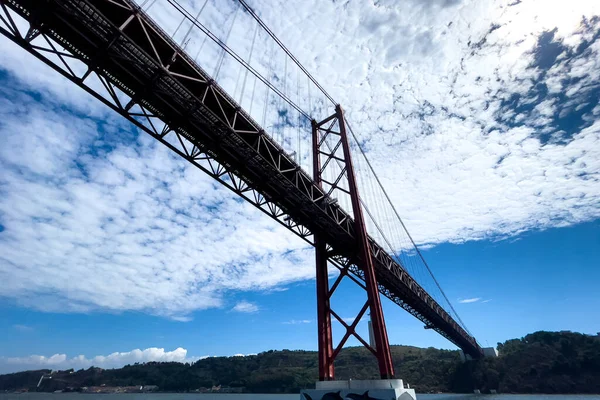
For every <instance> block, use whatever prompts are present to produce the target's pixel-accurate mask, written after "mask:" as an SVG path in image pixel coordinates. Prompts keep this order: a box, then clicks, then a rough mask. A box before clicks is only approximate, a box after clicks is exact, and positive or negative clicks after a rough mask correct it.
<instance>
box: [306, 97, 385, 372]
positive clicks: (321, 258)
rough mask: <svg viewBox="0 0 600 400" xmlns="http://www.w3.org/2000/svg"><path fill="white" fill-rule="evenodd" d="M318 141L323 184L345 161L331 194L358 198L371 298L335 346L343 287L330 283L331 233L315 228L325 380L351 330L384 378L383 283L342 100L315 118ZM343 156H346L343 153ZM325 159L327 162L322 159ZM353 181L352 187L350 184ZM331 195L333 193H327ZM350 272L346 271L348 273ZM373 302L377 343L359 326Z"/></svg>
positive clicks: (358, 253)
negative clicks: (335, 305) (336, 298)
mask: <svg viewBox="0 0 600 400" xmlns="http://www.w3.org/2000/svg"><path fill="white" fill-rule="evenodd" d="M331 136H335V139H334V141H333V143H332V145H331V146H326V145H325V144H326V143H327V139H328V137H331ZM312 141H313V179H314V180H315V181H316V182H317V184H318V185H319V187H321V189H323V190H324V191H325V192H326V193H327V191H326V190H325V188H324V187H323V182H324V178H323V172H324V171H325V169H326V168H327V167H328V165H329V164H330V163H338V164H340V168H339V172H338V174H337V175H338V176H337V177H336V178H335V180H333V181H332V182H329V181H326V183H327V184H328V186H329V190H328V194H330V193H331V192H332V191H333V190H334V189H339V190H342V191H343V192H346V193H347V194H348V195H349V196H350V199H351V202H352V211H353V215H354V233H355V235H354V236H355V240H356V242H355V244H354V246H355V249H354V250H355V251H354V253H355V254H354V257H355V260H353V263H354V264H356V265H357V266H358V267H359V268H360V270H361V271H362V274H364V280H365V290H366V292H367V302H366V304H365V306H364V307H363V309H362V310H361V312H360V313H359V314H358V316H357V317H356V319H355V321H354V323H352V324H351V325H349V326H348V325H347V324H345V323H343V321H340V322H342V323H343V325H344V326H345V328H346V334H345V335H344V337H343V339H342V341H341V343H340V344H339V345H338V347H337V348H336V349H335V350H334V349H333V343H332V334H331V315H332V313H333V315H334V316H337V314H335V313H334V311H333V310H332V309H331V307H330V297H331V295H332V294H333V292H335V290H336V288H337V287H338V284H339V281H336V283H335V284H334V285H333V286H332V287H331V289H330V288H329V280H328V273H327V260H328V258H329V256H328V250H327V239H326V238H325V237H323V235H321V234H319V233H315V249H316V251H315V253H316V269H317V273H316V277H317V279H316V281H317V325H318V336H319V338H318V343H319V380H320V381H330V380H334V379H335V371H334V366H333V363H334V361H335V357H336V356H337V355H338V354H339V351H340V350H341V348H342V346H343V345H344V343H345V342H346V340H347V339H348V338H349V337H350V335H354V336H355V337H356V338H357V339H358V340H359V341H360V342H361V343H362V344H363V345H364V346H365V347H367V348H368V349H369V350H370V351H371V352H372V353H373V354H374V355H375V357H376V358H377V363H378V366H379V374H380V376H381V379H391V378H394V366H393V365H392V356H391V353H390V346H389V341H388V336H387V330H386V327H385V320H384V318H383V310H382V308H381V299H380V297H379V290H378V285H377V277H376V276H375V266H374V264H373V259H372V257H371V250H370V247H369V242H368V240H367V238H368V236H367V229H366V225H365V220H364V216H363V212H362V208H361V204H360V197H359V194H358V185H357V183H356V175H355V173H354V166H353V164H352V156H351V154H350V145H349V142H348V135H347V131H346V122H345V119H344V111H343V109H342V107H341V106H340V105H339V104H338V105H337V106H336V107H335V113H334V114H332V115H330V116H329V117H327V118H325V119H324V120H323V121H320V122H317V121H314V120H313V123H312ZM340 156H341V157H340ZM322 159H323V162H321V161H322ZM344 177H345V178H346V180H347V186H342V185H341V184H340V182H341V181H342V179H344ZM345 187H347V189H346V188H345ZM325 201H327V199H325ZM343 276H344V272H343V271H342V273H341V274H340V278H343ZM367 308H368V309H369V311H370V314H371V321H372V331H373V339H374V340H373V341H374V344H375V348H373V347H372V346H371V345H370V344H369V343H368V342H367V341H365V340H364V339H363V338H362V337H360V335H358V333H357V332H356V330H355V328H356V325H357V324H358V322H359V321H360V319H361V318H362V317H363V315H364V313H365V311H366V310H367Z"/></svg>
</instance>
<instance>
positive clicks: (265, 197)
mask: <svg viewBox="0 0 600 400" xmlns="http://www.w3.org/2000/svg"><path fill="white" fill-rule="evenodd" d="M8 9H10V10H11V12H9V11H8ZM11 13H14V14H17V15H19V16H20V17H22V18H23V19H24V20H26V21H27V22H28V23H29V26H28V27H27V28H25V29H23V28H21V27H20V26H19V23H17V22H16V21H15V20H14V19H13V18H12V16H11ZM14 14H13V15H14ZM107 16H108V17H107ZM109 17H110V18H109ZM0 33H2V34H3V35H4V36H6V37H8V38H9V39H11V40H12V41H13V42H15V43H16V44H18V45H19V46H21V47H23V48H24V49H25V50H27V51H28V52H29V53H31V54H33V55H34V56H35V57H37V58H38V59H40V60H41V61H43V62H44V63H46V64H47V65H49V66H50V67H52V68H53V69H54V70H56V71H57V72H59V73H60V74H61V75H63V76H64V77H66V78H67V79H69V80H70V81H71V82H73V83H75V84H76V85H78V86H80V87H81V88H83V89H84V90H85V91H86V92H88V93H89V94H91V95H92V96H94V97H95V98H97V99H98V100H100V101H101V102H103V103H104V104H105V105H107V106H108V107H110V108H111V109H113V110H114V111H116V112H117V113H119V114H120V115H122V116H123V117H124V118H126V119H128V120H129V121H130V122H132V123H133V124H135V125H136V126H137V127H139V128H140V129H142V130H143V131H145V132H146V133H148V134H150V135H151V136H152V137H154V138H155V139H157V140H159V141H160V142H161V143H163V144H164V145H166V146H167V147H168V148H170V149H171V150H173V151H174V152H175V153H177V154H178V155H180V156H181V157H183V158H184V159H186V160H187V161H188V162H190V163H192V164H193V165H195V166H196V167H198V168H200V169H201V170H203V171H204V172H206V173H207V174H208V175H210V176H211V177H213V178H214V179H216V180H217V181H219V182H220V183H221V184H223V185H225V186H226V187H227V188H229V189H230V190H232V191H233V192H234V193H236V194H237V195H239V196H241V197H242V198H244V199H245V200H247V201H248V202H250V203H251V204H253V205H254V206H256V207H257V208H259V209H260V210H261V211H263V212H264V213H266V214H267V215H269V216H271V217H272V218H274V219H275V220H277V221H278V222H279V223H280V224H282V225H283V226H285V227H286V228H288V229H290V230H291V231H292V232H294V233H295V234H296V235H298V236H299V237H301V238H302V239H303V240H305V241H307V242H308V243H310V244H313V232H315V231H319V232H321V233H322V234H323V235H324V236H326V237H327V242H328V243H332V244H333V249H332V253H331V256H330V257H329V260H330V261H331V262H333V263H334V265H335V264H336V263H337V266H338V268H339V265H343V263H344V261H343V260H347V254H350V253H351V251H352V245H353V242H354V240H353V238H354V227H353V225H354V222H353V220H352V218H351V217H350V216H349V215H348V214H347V213H346V212H344V211H343V210H342V209H341V208H340V206H339V205H337V204H336V203H335V202H334V201H331V200H330V198H329V197H328V196H327V194H326V193H325V192H323V191H322V190H321V189H320V188H319V187H318V185H316V183H315V182H314V181H313V180H312V178H311V177H310V176H309V175H308V174H307V173H306V172H304V171H303V170H302V169H301V168H300V167H299V166H298V165H297V164H296V163H295V162H294V160H293V158H292V157H291V156H290V155H288V154H286V153H285V151H284V150H283V149H282V148H281V147H280V146H279V145H278V144H277V143H275V141H274V140H273V139H272V138H271V137H270V136H269V135H267V134H266V133H265V132H264V130H263V129H262V128H260V126H259V125H258V124H257V123H256V122H255V121H254V120H253V119H252V118H251V117H250V116H249V115H248V114H246V113H245V112H244V111H243V110H242V109H241V108H240V107H239V106H237V104H236V103H235V101H234V100H233V99H231V97H229V96H228V95H227V94H226V93H225V92H224V91H223V89H221V88H220V87H219V86H218V85H217V84H216V83H215V82H214V81H213V80H212V79H211V78H210V76H209V75H208V74H207V73H206V72H204V71H203V70H202V68H200V67H199V66H198V65H197V64H196V63H195V62H194V61H193V60H192V59H191V58H190V57H189V56H187V54H185V52H184V51H183V50H181V48H180V47H179V46H178V45H177V44H176V43H174V42H173V41H172V40H171V39H170V38H169V36H168V35H167V34H166V33H164V32H163V31H162V30H161V29H160V28H159V27H158V26H157V25H156V24H155V23H154V22H152V21H151V19H150V18H149V17H147V16H146V15H145V14H144V13H143V11H142V10H140V9H139V7H138V6H137V5H135V4H134V3H133V2H132V1H130V0H0ZM40 38H41V39H43V40H44V43H45V45H42V44H40V43H37V42H35V41H36V40H37V41H38V42H39V41H40V40H39V39H40ZM51 57H54V58H51ZM73 62H76V63H78V64H79V67H81V66H82V65H83V66H85V69H84V70H83V71H81V70H78V69H77V68H75V67H74V66H73V64H72V63H73ZM92 78H93V79H97V80H98V81H99V84H98V85H96V86H94V85H92V84H90V80H92ZM98 81H96V83H98ZM125 100H127V102H125ZM124 103H125V104H124ZM161 125H162V126H161ZM261 173H262V175H261ZM369 243H370V246H371V254H372V255H373V257H374V259H375V260H376V264H377V271H376V272H377V279H378V282H379V290H380V292H381V293H382V294H384V295H385V296H387V297H388V298H390V299H391V300H392V301H394V302H395V303H397V304H398V305H400V306H401V307H403V308H404V309H406V310H407V311H408V312H410V313H411V314H412V315H414V316H416V317H417V318H419V319H420V320H421V321H423V322H424V323H425V324H426V326H428V327H432V328H433V329H435V330H436V331H437V332H439V333H440V334H442V335H443V336H444V337H446V338H448V339H449V340H450V341H452V342H453V343H455V344H456V345H457V346H459V347H461V348H462V349H463V350H464V351H465V352H466V353H467V354H470V355H471V356H473V357H479V356H480V355H481V354H482V351H481V349H480V347H479V346H478V345H477V343H476V342H475V339H474V338H472V337H471V336H470V335H468V334H467V333H466V332H465V331H464V330H463V329H462V328H461V327H460V326H459V325H458V324H457V323H456V322H455V321H454V320H453V319H452V318H451V317H450V316H449V315H448V314H447V313H446V312H445V310H443V308H441V307H440V306H439V305H438V304H437V303H436V302H435V301H434V300H433V299H432V298H431V297H430V296H429V294H428V293H427V292H425V290H423V289H422V288H421V287H420V286H419V285H418V284H417V283H416V282H415V281H414V280H413V279H412V277H410V275H409V274H408V273H406V271H405V270H404V269H403V268H402V267H401V266H400V264H399V262H397V261H396V260H394V259H393V258H392V257H390V256H389V254H387V253H386V252H385V251H384V250H383V249H382V248H381V247H380V246H379V245H378V244H377V243H376V242H375V241H374V240H373V239H372V238H369ZM352 265H353V264H352ZM348 270H349V271H350V273H351V274H353V275H354V276H356V277H357V278H359V279H362V280H364V276H363V275H362V274H361V271H360V269H359V268H354V267H352V266H350V267H349V268H348Z"/></svg>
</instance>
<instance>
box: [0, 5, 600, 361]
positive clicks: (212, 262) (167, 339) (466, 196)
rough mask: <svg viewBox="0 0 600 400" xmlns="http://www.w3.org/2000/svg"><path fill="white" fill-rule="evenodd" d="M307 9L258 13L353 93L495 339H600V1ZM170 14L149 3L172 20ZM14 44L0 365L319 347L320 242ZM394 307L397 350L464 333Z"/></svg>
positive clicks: (379, 166) (425, 232)
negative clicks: (551, 335)
mask: <svg viewBox="0 0 600 400" xmlns="http://www.w3.org/2000/svg"><path fill="white" fill-rule="evenodd" d="M300 3H301V4H300ZM300 3H298V4H296V3H293V2H291V3H290V2H283V3H278V2H277V1H271V2H267V1H266V0H265V1H257V2H256V3H255V6H256V8H257V9H258V10H261V15H263V18H264V19H265V21H267V23H268V24H269V25H270V26H271V27H272V29H273V30H274V31H275V32H281V35H282V40H283V41H284V43H289V44H290V45H289V47H290V48H291V49H292V50H293V51H294V53H295V54H296V56H297V57H298V58H299V59H300V60H302V62H303V63H304V64H305V65H306V66H307V68H308V69H309V70H310V71H311V72H314V75H315V76H316V77H317V79H318V80H319V81H321V83H323V84H324V85H325V87H326V88H327V89H328V90H329V91H330V92H331V93H332V94H333V96H334V97H335V98H336V99H339V101H340V103H342V104H343V105H344V107H345V109H346V110H347V112H348V115H349V118H350V120H351V121H352V124H353V126H354V127H355V128H356V130H357V132H358V136H359V140H360V141H361V143H362V144H363V145H364V147H365V149H366V151H367V154H368V156H369V157H370V159H371V160H372V162H373V164H374V167H375V169H376V170H377V171H378V172H379V176H380V177H381V179H382V181H383V184H384V186H385V187H386V189H387V190H388V192H389V193H390V196H391V198H392V200H393V201H394V204H395V205H396V208H397V209H398V211H399V212H400V214H401V216H402V217H403V219H404V221H405V222H406V224H407V226H408V229H409V230H410V232H411V234H412V235H413V237H414V238H415V240H416V242H417V243H418V244H419V245H421V248H422V249H423V250H424V256H425V258H426V259H427V260H428V263H429V264H430V266H431V268H432V269H433V271H434V273H435V275H436V277H437V279H438V280H439V281H440V283H441V286H442V287H443V289H444V290H445V292H446V294H447V295H448V298H449V300H450V301H451V302H452V303H453V304H454V306H455V308H456V310H457V312H458V313H459V315H460V316H461V318H462V319H463V321H464V322H465V324H466V325H467V327H468V328H469V329H470V330H471V332H472V333H473V334H474V335H475V336H476V338H477V339H478V340H479V341H480V342H481V344H483V345H488V344H489V345H495V343H497V342H499V341H504V340H506V339H510V338H514V337H520V336H522V335H525V334H527V333H530V332H532V331H535V330H540V329H547V330H563V329H566V330H574V331H580V332H584V333H595V332H597V331H600V325H599V322H598V321H600V318H597V317H598V316H599V315H598V311H596V310H598V309H600V304H599V303H600V299H599V298H598V296H597V295H596V294H595V290H596V288H595V286H596V284H597V282H598V281H599V278H600V271H598V268H597V265H598V264H599V263H600V253H599V251H600V250H599V248H600V222H599V221H600V184H599V182H598V181H599V174H600V105H599V104H598V98H599V92H600V88H599V83H598V82H599V81H600V72H599V71H600V65H599V64H600V61H599V60H600V40H598V38H599V37H600V19H599V17H598V15H600V6H599V5H598V4H596V3H594V4H592V3H590V2H585V1H580V2H577V1H573V2H569V4H565V3H564V2H560V1H557V2H554V3H553V7H541V6H540V4H541V3H540V2H539V1H537V0H530V1H529V2H521V3H514V5H508V3H509V2H504V1H489V2H488V1H477V0H464V1H451V2H449V1H430V2H426V3H423V2H419V1H407V2H406V3H405V4H403V5H402V6H401V7H400V6H398V5H397V4H396V3H395V2H386V1H381V2H377V4H354V5H351V6H348V7H347V8H345V9H344V13H340V12H339V11H340V10H338V9H336V5H335V3H324V2H321V3H319V7H320V8H319V12H318V13H317V14H318V18H323V19H324V20H323V21H320V20H315V19H312V18H308V17H309V16H311V15H313V13H314V12H315V11H314V10H315V8H314V7H316V5H314V4H313V5H312V6H311V5H310V4H308V5H307V4H306V2H300ZM542 3H543V4H546V3H544V2H542ZM159 4H160V3H159ZM211 4H212V3H211ZM163 6H164V5H163ZM163 6H157V8H156V9H152V10H150V13H151V14H152V13H153V12H154V13H156V15H157V18H159V19H160V22H161V25H162V26H163V27H164V28H165V29H167V31H169V29H170V28H174V27H175V26H176V25H177V20H176V18H175V17H174V16H173V15H172V14H169V13H165V12H161V10H162V9H161V8H160V7H163ZM189 6H190V7H191V8H194V7H196V6H198V5H197V4H195V3H194V2H192V3H190V4H189ZM290 7H291V9H294V12H293V13H292V12H286V10H288V11H289V10H290ZM213 8H214V7H213ZM211 10H212V11H211ZM215 12H216V8H214V9H210V7H209V8H208V9H207V11H206V13H205V14H203V18H207V19H209V20H210V19H213V20H214V21H218V18H217V17H218V16H217V17H215V15H216V14H214V15H213V14H211V13H215ZM278 13H281V14H278ZM281 15H287V16H288V17H286V18H287V19H282V18H280V16H281ZM221 18H224V17H221ZM309 20H310V21H311V22H307V23H309V24H319V23H321V22H322V24H321V25H320V30H319V35H320V36H319V37H318V38H317V37H314V36H312V35H313V34H314V32H315V30H314V29H309V28H310V27H307V26H305V24H304V21H309ZM331 21H334V22H335V23H333V24H332V23H331ZM325 22H327V24H325ZM215 23H217V22H215ZM306 32H310V34H306ZM240 34H243V29H242V30H240ZM246 36H247V35H246ZM300 38H302V40H300ZM196 39H198V38H194V36H193V35H192V40H191V41H190V45H189V50H190V51H191V49H193V48H194V45H195V43H196V44H197V43H200V41H199V40H196ZM322 41H325V42H327V43H335V46H332V47H329V48H322V46H320V45H319V43H321V42H322ZM230 42H231V43H230V44H231V46H233V47H236V46H238V47H239V48H241V49H243V46H244V45H247V44H248V43H247V37H236V35H235V30H234V35H233V36H232V37H231V38H230ZM0 51H1V52H2V54H3V57H2V59H0V135H1V137H2V138H3V146H2V147H0V168H1V169H2V171H3V173H2V175H0V281H1V282H3V285H2V286H1V287H0V326H1V327H2V328H0V343H1V344H0V372H6V371H14V370H18V369H26V368H36V367H43V366H51V367H53V368H61V367H65V368H66V367H70V366H75V367H81V366H89V365H91V364H95V365H101V366H119V365H123V364H124V363H126V362H135V361H149V360H175V361H186V360H195V359H197V358H198V357H204V356H211V355H234V354H252V353H256V352H260V351H264V350H269V349H282V348H290V349H315V348H316V325H315V311H316V305H315V295H314V293H315V288H314V280H313V279H314V266H313V257H314V253H313V251H312V250H311V249H310V248H307V247H306V245H305V243H303V242H302V241H300V240H299V239H298V238H296V237H295V236H293V235H292V234H290V233H288V232H287V231H285V230H284V229H283V228H282V227H280V226H278V225H277V224H276V223H275V222H273V221H271V220H270V219H269V218H268V217H266V216H264V215H263V214H262V213H260V212H258V211H257V210H255V209H254V208H252V206H250V205H248V204H245V203H243V202H240V201H239V200H238V199H236V198H234V197H233V195H231V194H230V193H229V192H228V191H226V190H225V189H223V188H221V187H220V186H218V184H216V183H215V182H213V181H211V180H210V179H209V178H207V177H206V176H204V175H203V174H202V173H201V172H200V171H198V170H195V169H193V168H192V167H190V166H189V165H187V164H185V163H184V162H183V161H182V160H179V159H178V158H177V157H176V156H175V155H173V154H172V153H170V152H169V151H168V150H167V149H165V148H163V147H162V146H161V145H159V144H157V143H155V142H153V140H152V139H150V138H149V137H147V136H146V135H144V134H141V133H139V132H137V131H136V130H135V129H134V128H132V127H131V126H130V125H129V124H128V123H126V121H123V120H121V119H120V118H119V117H118V116H116V115H114V114H113V113H111V112H110V111H109V110H107V109H106V108H105V107H104V106H102V105H101V104H99V103H98V102H97V101H95V100H94V99H92V98H91V97H90V96H88V95H86V94H85V93H84V92H83V91H81V90H80V89H78V88H76V87H75V86H74V85H71V84H68V83H66V81H65V80H64V79H62V78H60V77H59V76H58V75H57V74H54V73H52V72H51V71H50V70H49V68H47V67H46V66H44V65H43V64H42V63H39V62H37V61H35V60H34V59H33V58H32V57H31V56H29V55H27V54H26V53H25V52H24V51H22V50H21V49H19V48H18V47H16V46H15V45H14V44H12V43H10V42H8V40H6V39H4V38H0ZM265 54H268V53H263V56H262V57H256V58H255V59H254V62H255V63H257V65H258V66H261V65H262V66H263V67H264V66H265V65H266V64H265V62H266V61H265V60H266V59H267V58H268V57H266V56H265ZM341 58H343V59H344V62H339V60H340V59H341ZM277 62H278V61H276V62H275V63H277ZM275 67H277V65H275ZM280 67H281V65H280ZM257 68H258V67H257ZM208 70H209V71H210V70H212V69H211V68H208ZM238 77H239V75H238ZM220 79H221V80H222V84H223V85H224V86H225V87H227V85H228V83H231V84H232V85H233V84H234V83H235V71H233V70H228V69H227V68H224V69H223V70H222V71H221V73H220ZM220 83H221V81H220ZM234 91H237V87H232V89H231V92H234ZM247 94H248V93H247ZM259 111H261V110H259ZM259 114H261V112H259ZM277 117H278V113H277V108H276V107H273V108H272V109H270V110H268V115H266V117H265V118H266V121H265V123H264V125H265V126H267V127H269V126H276V121H277ZM257 119H258V120H260V117H259V118H257ZM274 129H279V128H274ZM275 134H276V135H277V134H280V135H281V136H284V134H285V132H275ZM24 138H27V140H24ZM308 148H309V146H305V150H307V149H308ZM300 158H301V160H302V162H306V161H307V158H306V157H304V156H302V155H300ZM394 245H395V246H398V248H401V246H403V245H402V244H401V243H400V242H398V243H394ZM363 295H364V294H363V293H361V291H360V290H358V289H357V288H355V287H354V286H353V285H351V284H350V283H348V282H346V283H344V284H343V285H342V286H341V290H340V291H339V293H338V294H337V297H335V298H334V300H333V305H334V308H335V309H336V311H338V313H339V314H340V315H341V316H342V317H344V318H349V317H352V316H353V314H355V313H356V312H357V310H358V309H359V308H360V307H361V306H362V301H363V297H361V296H363ZM384 310H385V314H386V318H387V323H388V331H389V332H388V333H389V336H390V341H391V342H392V343H393V344H412V345H417V346H436V347H442V348H452V345H451V344H450V343H448V342H447V341H445V339H443V338H442V337H440V336H439V335H437V334H436V333H434V332H432V331H426V330H424V329H423V327H422V324H421V323H419V322H418V321H417V320H416V319H414V318H413V317H411V316H410V315H408V314H407V313H406V312H404V311H402V310H401V309H400V308H398V307H397V306H394V305H393V304H391V303H390V302H389V301H387V300H385V301H384ZM360 327H361V328H360V329H361V330H362V331H363V332H365V331H366V324H365V323H364V322H362V323H361V324H360ZM340 334H341V332H340V331H339V330H336V331H334V336H335V337H339V336H340ZM351 344H357V342H356V341H354V342H351ZM136 349H137V350H136ZM115 352H118V354H115ZM80 355H81V357H78V356H80ZM75 357H78V358H75Z"/></svg>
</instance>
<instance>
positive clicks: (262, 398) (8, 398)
mask: <svg viewBox="0 0 600 400" xmlns="http://www.w3.org/2000/svg"><path fill="white" fill-rule="evenodd" d="M42 399H44V400H45V399H54V400H192V399H195V400H280V399H281V400H300V396H299V395H297V394H226V393H212V394H196V393H186V394H179V393H156V394H148V393H127V394H88V393H85V394H81V393H56V394H55V393H23V394H0V400H42ZM467 399H468V400H600V395H565V394H559V395H547V394H542V395H529V394H515V395H511V394H498V395H474V394H471V395H465V394H418V393H417V400H467Z"/></svg>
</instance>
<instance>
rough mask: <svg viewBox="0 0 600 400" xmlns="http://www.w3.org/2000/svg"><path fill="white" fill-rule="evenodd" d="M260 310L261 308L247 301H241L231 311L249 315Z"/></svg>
mask: <svg viewBox="0 0 600 400" xmlns="http://www.w3.org/2000/svg"><path fill="white" fill-rule="evenodd" d="M258 310H259V307H258V306H257V305H256V304H254V303H250V302H248V301H246V300H242V301H240V302H239V303H237V304H236V305H235V306H234V307H233V308H232V309H231V311H235V312H241V313H249V314H251V313H255V312H258Z"/></svg>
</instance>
